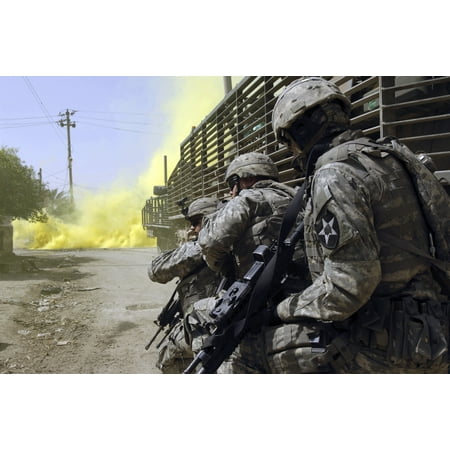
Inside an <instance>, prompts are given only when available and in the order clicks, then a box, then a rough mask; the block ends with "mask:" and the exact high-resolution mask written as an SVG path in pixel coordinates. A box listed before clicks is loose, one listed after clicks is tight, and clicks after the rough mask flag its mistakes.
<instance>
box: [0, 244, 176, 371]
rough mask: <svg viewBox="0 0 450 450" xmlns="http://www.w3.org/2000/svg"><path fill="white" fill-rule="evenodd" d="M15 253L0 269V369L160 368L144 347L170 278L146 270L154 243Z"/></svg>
mask: <svg viewBox="0 0 450 450" xmlns="http://www.w3.org/2000/svg"><path fill="white" fill-rule="evenodd" d="M15 254H16V255H17V260H19V261H20V263H18V264H16V265H15V266H10V268H9V271H8V272H6V273H5V269H4V268H3V273H0V373H47V374H50V373H52V374H55V373H56V374H69V373H70V374H82V373H96V374H121V373H127V374H151V373H155V374H156V373H160V372H159V370H158V369H156V368H155V361H156V356H157V353H156V350H155V348H154V346H152V348H150V350H149V351H146V350H145V349H144V347H145V345H146V344H147V342H148V341H149V339H150V337H151V336H152V335H153V333H154V332H155V331H156V326H155V325H154V323H153V321H154V320H155V318H156V316H157V315H158V313H159V311H160V310H161V308H162V306H164V304H165V303H166V302H167V300H168V299H169V297H170V295H171V293H172V291H173V289H174V287H175V282H174V281H172V282H170V283H168V284H166V285H161V284H158V283H153V282H151V281H150V279H149V278H148V276H147V264H148V262H149V261H150V260H151V258H153V257H154V256H156V255H157V250H156V249H155V248H145V249H93V250H66V251H45V250H35V251H31V250H15Z"/></svg>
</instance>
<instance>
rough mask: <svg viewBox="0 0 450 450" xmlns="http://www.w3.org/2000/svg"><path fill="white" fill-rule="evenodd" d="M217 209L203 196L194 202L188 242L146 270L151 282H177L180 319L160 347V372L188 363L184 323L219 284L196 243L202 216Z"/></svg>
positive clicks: (213, 201)
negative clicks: (176, 280)
mask: <svg viewBox="0 0 450 450" xmlns="http://www.w3.org/2000/svg"><path fill="white" fill-rule="evenodd" d="M217 206H218V202H217V200H216V199H213V198H208V197H204V198H199V199H197V200H195V201H193V202H192V203H191V204H190V205H189V208H188V211H187V215H186V219H187V220H188V221H190V223H191V228H190V234H191V236H192V238H191V240H189V241H187V242H185V243H184V244H182V245H181V246H179V247H178V248H176V249H174V250H169V251H166V252H164V253H162V254H161V255H159V256H158V257H156V258H154V259H153V260H152V261H151V262H150V265H149V267H148V276H149V277H150V279H151V280H152V281H155V282H157V283H167V282H169V281H171V280H173V279H174V278H176V277H178V278H179V280H180V281H179V283H178V286H177V293H178V296H179V307H180V313H181V317H182V320H180V321H179V322H178V323H177V325H176V326H175V327H174V328H173V329H172V331H171V332H170V334H169V336H168V337H167V338H166V339H165V341H164V342H163V344H162V346H161V348H160V352H159V358H158V362H157V367H158V368H159V369H160V370H161V371H162V372H163V373H182V372H183V370H184V369H185V368H186V367H187V366H188V365H189V363H190V362H191V360H192V358H193V353H192V350H191V345H190V344H191V338H190V337H189V336H187V334H186V329H185V326H184V324H183V320H184V319H185V318H186V316H187V314H188V313H189V312H190V311H191V309H192V306H193V304H194V303H195V302H196V301H198V300H200V299H202V298H204V297H210V296H212V295H214V293H215V291H216V288H217V286H218V284H219V282H220V275H219V274H217V273H215V272H213V271H212V270H211V269H209V268H208V267H207V266H206V264H205V262H204V260H203V259H202V254H201V249H200V246H199V245H198V242H197V235H198V232H199V231H200V229H201V224H202V219H203V217H204V216H205V215H207V214H211V213H213V212H215V211H216V210H217Z"/></svg>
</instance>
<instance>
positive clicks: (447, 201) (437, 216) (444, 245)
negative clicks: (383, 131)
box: [356, 137, 450, 296]
mask: <svg viewBox="0 0 450 450" xmlns="http://www.w3.org/2000/svg"><path fill="white" fill-rule="evenodd" d="M387 141H388V142H387ZM389 141H390V142H389ZM356 142H358V143H362V144H365V145H369V146H373V145H374V143H373V142H372V141H370V140H369V139H367V138H361V139H358V140H357V141H356ZM375 145H380V147H381V148H380V149H381V150H382V151H386V152H388V153H389V154H391V155H392V156H394V157H395V158H397V159H398V160H399V161H401V163H402V164H403V166H404V168H405V169H406V171H407V172H408V173H409V175H410V177H411V181H412V183H413V186H414V188H415V190H416V194H417V197H418V199H419V203H420V206H421V208H422V212H423V216H424V218H425V221H426V223H427V225H428V228H429V230H430V254H425V253H423V252H422V251H421V250H419V249H418V248H416V247H415V246H414V245H413V244H411V243H409V242H407V241H403V240H400V239H392V240H390V237H387V239H386V240H390V242H389V243H390V244H392V245H395V246H397V247H400V248H402V249H403V250H406V251H409V252H410V253H413V254H415V255H418V256H421V257H423V258H424V259H426V260H428V261H429V262H430V263H431V264H432V265H433V269H432V270H433V273H434V275H435V278H436V280H437V281H438V282H439V284H440V285H441V287H442V289H443V292H444V293H445V294H446V295H447V296H448V295H450V198H449V196H448V195H447V192H446V191H445V189H444V187H443V186H442V185H441V183H440V182H439V181H438V179H437V178H436V177H435V176H434V175H433V173H432V172H431V171H430V170H429V169H427V168H426V167H425V165H424V164H423V163H422V162H420V160H419V159H418V158H417V156H416V155H415V154H414V153H413V152H412V151H411V150H410V149H409V148H408V147H407V146H406V145H404V144H401V143H400V142H399V141H398V140H397V139H396V138H392V137H389V138H384V139H383V140H378V141H377V143H376V144H375Z"/></svg>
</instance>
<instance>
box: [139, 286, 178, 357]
mask: <svg viewBox="0 0 450 450" xmlns="http://www.w3.org/2000/svg"><path fill="white" fill-rule="evenodd" d="M177 289H178V288H176V289H175V290H174V291H173V293H172V295H171V297H170V299H169V301H168V302H167V304H166V305H165V306H164V308H163V309H162V310H161V312H160V313H159V315H158V317H157V319H156V320H155V321H154V323H155V324H156V325H157V326H158V330H157V331H156V333H155V334H154V335H153V337H152V338H151V339H150V342H149V343H148V344H147V345H146V346H145V350H148V349H149V348H150V346H151V345H152V344H153V341H154V340H155V339H156V338H157V336H158V335H159V333H161V331H163V330H164V328H166V327H168V328H167V329H166V331H165V333H164V337H163V338H162V339H161V340H160V341H159V343H158V344H157V346H156V348H159V347H160V345H161V344H162V343H163V342H164V340H165V339H166V337H167V336H168V335H169V333H170V332H171V331H172V330H173V328H174V327H175V325H176V324H177V323H178V322H179V320H180V319H181V310H180V299H179V297H176V298H175V295H176V294H177V292H178V290H177Z"/></svg>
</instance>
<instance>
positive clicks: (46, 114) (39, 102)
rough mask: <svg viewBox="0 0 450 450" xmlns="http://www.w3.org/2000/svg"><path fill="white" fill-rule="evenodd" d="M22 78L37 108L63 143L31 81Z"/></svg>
mask: <svg viewBox="0 0 450 450" xmlns="http://www.w3.org/2000/svg"><path fill="white" fill-rule="evenodd" d="M22 78H23V80H24V82H25V84H26V85H27V87H28V89H29V90H30V92H31V94H32V95H33V97H34V98H35V100H36V102H37V103H38V105H39V108H41V110H42V112H43V113H44V114H45V117H46V118H47V120H48V121H49V122H50V123H51V124H52V127H53V129H54V130H55V132H56V135H57V136H58V139H60V140H61V142H62V143H64V140H63V138H62V136H61V134H60V131H59V129H58V128H57V127H56V124H55V122H54V121H53V120H52V117H51V115H50V113H49V112H48V110H47V108H46V107H45V105H44V102H43V101H42V100H41V98H40V97H39V94H38V93H37V92H36V89H34V87H33V85H32V84H31V81H30V80H29V79H28V77H22Z"/></svg>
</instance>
